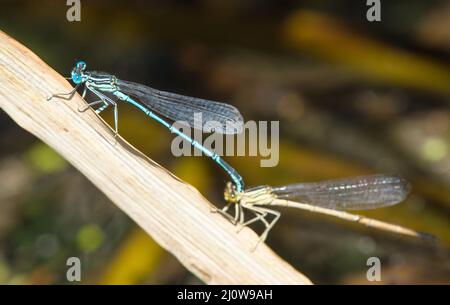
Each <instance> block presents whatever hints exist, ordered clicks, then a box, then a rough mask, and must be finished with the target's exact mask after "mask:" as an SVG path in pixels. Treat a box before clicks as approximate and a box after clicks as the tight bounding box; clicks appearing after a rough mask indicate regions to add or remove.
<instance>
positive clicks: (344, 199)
mask: <svg viewBox="0 0 450 305" xmlns="http://www.w3.org/2000/svg"><path fill="white" fill-rule="evenodd" d="M70 78H71V80H72V81H73V82H74V84H75V87H74V89H73V90H72V91H70V92H68V93H62V94H54V95H52V96H51V97H49V100H50V99H51V98H53V97H59V98H65V99H71V98H72V97H73V95H74V94H75V93H76V91H77V89H78V88H79V87H80V86H81V85H84V90H83V93H82V96H83V97H85V95H86V92H87V91H90V92H91V93H93V94H94V95H95V96H96V97H97V98H98V100H95V101H93V102H90V103H88V105H89V106H96V105H100V107H99V108H97V109H96V110H95V111H96V113H97V114H98V113H100V112H102V111H103V110H105V109H106V108H108V107H109V106H112V108H113V111H114V130H115V134H116V135H117V133H118V101H122V102H126V103H129V104H131V105H133V106H135V107H137V108H138V109H139V110H141V111H142V112H143V113H144V114H146V115H147V116H149V117H151V118H152V119H154V120H155V121H157V122H158V123H160V124H162V125H163V126H165V127H166V128H168V129H169V130H170V131H171V132H172V133H175V134H177V135H178V136H180V137H182V138H183V139H184V140H186V141H188V142H189V143H190V144H191V145H192V146H194V147H195V148H197V149H199V150H200V151H202V152H203V153H204V154H205V155H206V156H208V157H210V158H211V159H213V160H214V161H215V162H216V163H217V164H218V165H219V166H220V167H221V168H222V169H223V170H224V171H225V172H226V173H227V174H228V175H229V177H230V179H231V181H232V182H229V183H227V187H226V189H225V194H224V196H225V200H226V202H227V204H226V206H225V207H224V208H222V209H220V210H218V211H220V212H221V213H222V214H223V215H225V216H226V217H227V218H228V219H230V220H231V221H232V222H234V223H235V224H239V225H241V226H242V227H243V226H247V225H250V224H252V223H254V222H256V221H261V222H262V223H263V224H264V225H265V230H264V232H263V233H262V234H261V236H260V239H259V241H264V240H265V239H266V237H267V234H268V232H269V231H270V229H271V228H272V227H273V226H274V224H275V223H276V221H277V220H278V218H279V217H280V212H278V211H276V210H274V209H272V207H274V206H281V207H294V208H299V209H303V210H308V211H311V212H316V213H322V214H327V215H331V216H335V217H339V218H342V219H345V220H349V221H355V222H360V223H362V224H365V225H367V226H371V227H375V228H379V229H382V230H387V231H393V232H396V233H400V234H404V235H408V236H414V237H423V236H424V235H422V234H421V233H418V232H415V231H413V230H410V229H407V228H403V227H400V226H396V225H392V224H388V223H384V222H381V221H378V220H374V219H370V218H366V217H363V216H359V215H354V214H349V213H346V212H343V210H355V209H357V210H365V209H373V208H380V207H384V206H389V205H393V204H396V203H398V202H401V201H403V200H404V199H405V198H406V196H407V195H408V193H409V190H410V186H409V183H408V182H406V181H405V180H404V179H402V178H400V177H397V176H389V175H372V176H362V177H353V178H346V179H340V180H329V181H322V182H316V183H300V184H292V185H287V186H281V187H270V186H259V187H255V188H250V189H247V190H245V189H244V181H243V179H242V177H241V176H240V175H239V173H238V172H237V171H236V170H235V169H234V168H232V167H231V166H230V165H229V164H228V163H227V162H225V161H224V160H223V159H222V158H221V157H220V156H219V155H218V154H216V153H215V152H213V151H211V150H209V149H207V148H206V147H204V146H202V145H201V144H200V143H198V142H197V141H195V140H194V139H192V138H191V137H189V136H187V135H186V134H184V133H183V132H181V131H180V130H179V129H177V128H175V127H174V126H173V125H172V124H170V123H169V121H168V120H166V119H164V118H163V117H165V118H167V119H169V120H173V121H183V122H187V123H188V124H190V125H191V126H192V127H194V128H196V129H200V130H203V131H204V132H211V131H215V132H220V133H224V134H236V133H239V132H240V131H241V130H242V129H243V128H242V126H243V118H242V115H241V114H240V112H239V111H238V110H237V109H236V108H235V107H233V106H231V105H228V104H225V103H219V102H215V101H210V100H205V99H199V98H194V97H188V96H184V95H179V94H174V93H170V92H165V91H160V90H156V89H153V88H151V87H148V86H145V85H141V84H138V83H133V82H129V81H124V80H120V79H118V78H117V77H115V76H114V75H111V74H108V73H105V72H96V71H86V63H85V62H84V61H78V62H77V63H76V65H75V67H74V68H73V69H72V72H71V77H70ZM194 113H201V114H202V117H203V118H204V119H205V121H206V124H205V125H198V124H197V123H196V120H194ZM158 114H160V115H161V116H160V115H158ZM232 206H234V215H231V214H230V213H229V212H228V211H229V209H230V208H231V207H232ZM244 211H248V212H249V213H250V214H251V217H250V218H249V219H247V217H246V216H245V213H244ZM271 216H272V217H271Z"/></svg>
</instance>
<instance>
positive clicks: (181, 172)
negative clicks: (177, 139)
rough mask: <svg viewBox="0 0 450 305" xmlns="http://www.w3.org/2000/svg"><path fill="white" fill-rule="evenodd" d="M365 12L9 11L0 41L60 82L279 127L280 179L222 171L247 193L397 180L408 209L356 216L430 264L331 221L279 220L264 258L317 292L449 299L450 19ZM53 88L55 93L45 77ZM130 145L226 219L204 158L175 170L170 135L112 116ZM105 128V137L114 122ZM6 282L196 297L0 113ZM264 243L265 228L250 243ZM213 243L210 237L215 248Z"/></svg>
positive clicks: (327, 4)
mask: <svg viewBox="0 0 450 305" xmlns="http://www.w3.org/2000/svg"><path fill="white" fill-rule="evenodd" d="M381 4H382V11H381V19H382V21H381V22H372V23H371V22H368V21H367V19H366V12H367V10H368V7H367V6H366V1H365V0H361V1H354V0H353V1H350V0H346V1H332V0H329V1H326V0H321V1H317V0H316V1H262V0H250V1H238V0H203V1H144V0H142V1H106V0H105V1H82V3H81V22H68V21H67V19H66V12H67V10H68V8H69V7H68V6H67V5H66V1H50V0H47V1H43V0H41V1H13V0H11V1H5V0H2V1H1V2H0V6H1V9H0V29H1V30H2V31H4V32H6V33H7V34H8V35H10V36H12V37H13V38H15V39H17V40H18V41H20V42H21V43H23V44H24V45H25V46H27V47H28V48H30V49H31V50H32V51H34V52H35V53H36V54H37V55H38V56H40V57H41V58H42V59H43V60H44V61H46V62H47V63H48V64H49V65H50V66H52V67H53V68H54V69H56V70H57V71H59V72H60V73H61V74H62V75H68V74H69V72H70V69H71V68H72V66H73V65H74V63H75V61H76V60H78V59H84V60H85V61H86V62H87V63H88V69H93V70H103V71H108V72H110V73H112V74H115V75H117V76H118V77H120V78H122V79H125V80H131V81H136V82H139V83H143V84H147V85H150V86H152V87H155V88H158V89H162V90H167V91H173V92H177V93H182V94H186V95H191V96H198V97H202V98H208V99H214V100H219V101H226V102H228V103H230V104H233V105H235V106H236V107H238V108H239V109H240V110H241V112H242V114H243V115H244V118H245V119H246V120H256V121H258V120H264V121H270V120H279V121H280V162H279V165H278V166H277V167H274V168H261V167H260V166H259V161H260V159H262V158H263V157H226V160H227V161H229V162H230V163H231V164H232V165H233V166H234V167H235V168H236V169H237V170H238V171H239V172H240V173H241V174H242V175H243V177H244V178H245V180H246V184H247V185H248V186H256V185H261V184H272V185H280V184H287V183H294V182H302V181H318V180H321V179H330V178H337V177H346V176H352V175H362V174H370V173H379V172H381V173H400V174H401V175H403V176H404V177H405V178H407V179H408V180H409V181H411V183H412V185H413V191H412V193H411V195H410V196H409V198H408V199H407V200H406V201H405V202H403V203H401V204H399V205H397V206H394V207H390V208H384V209H379V210H373V211H368V212H361V213H363V214H364V215H368V216H370V217H374V218H377V219H381V220H385V221H390V222H393V223H396V224H400V225H404V226H408V227H411V228H414V229H417V230H420V231H426V232H429V233H432V234H434V235H436V236H437V237H439V239H440V241H441V242H440V244H439V245H438V246H435V247H432V246H430V245H425V244H422V243H420V242H417V241H415V240H411V239H407V238H402V237H399V236H395V235H393V234H388V233H384V232H377V231H375V230H369V229H367V228H365V227H363V226H358V225H354V224H349V223H345V222H342V221H339V220H335V219H330V218H329V217H320V216H315V215H311V214H308V213H306V212H299V211H295V210H283V211H282V212H283V216H282V218H281V220H280V221H279V223H278V224H277V226H275V228H274V229H273V230H272V232H271V235H269V239H268V241H267V243H268V244H269V245H270V246H271V247H272V248H273V249H274V251H276V252H277V253H278V254H279V255H280V256H282V257H283V258H284V259H286V260H287V261H288V262H289V263H291V264H292V265H294V266H295V267H296V268H298V269H299V270H301V271H302V272H303V273H305V274H306V275H307V276H309V277H310V278H311V280H312V281H314V282H315V283H321V284H325V283H326V284H348V283H361V284H368V283H370V282H368V281H367V280H366V271H367V268H368V267H367V266H366V261H367V258H368V257H370V256H377V257H379V258H380V259H381V262H382V273H381V279H382V282H381V283H385V284H387V283H395V284H416V283H450V260H449V253H450V252H449V248H448V246H449V244H450V218H449V214H450V108H449V105H450V69H449V67H450V62H449V54H450V2H449V1H418V0H409V1H387V0H382V1H381ZM43 77H45V76H43ZM120 115H121V117H120V124H121V135H122V136H123V137H124V138H125V139H127V140H128V141H129V142H130V143H132V144H133V145H135V146H136V147H137V148H139V149H140V150H142V151H143V152H144V153H145V154H146V155H148V156H149V157H151V158H152V159H154V160H156V161H157V162H158V163H160V164H162V165H163V166H164V167H166V168H168V169H169V170H170V171H172V172H173V173H175V174H176V175H177V176H179V177H180V178H182V179H183V180H185V181H186V182H188V183H191V184H192V185H194V186H195V187H197V188H198V189H199V190H200V191H201V192H202V193H203V194H205V196H206V197H207V198H208V199H210V200H211V201H212V202H214V203H216V204H218V205H221V204H223V199H222V191H223V187H224V183H225V182H226V179H227V177H226V176H225V175H224V174H223V173H222V172H221V171H220V170H218V168H217V167H216V166H215V165H214V164H213V163H212V162H211V160H209V159H208V158H206V157H180V158H175V157H174V156H172V154H171V152H170V143H171V141H172V139H173V135H172V134H170V133H168V132H167V131H166V130H165V129H164V128H163V127H161V126H158V124H157V123H155V122H153V121H151V120H149V119H148V118H147V117H145V116H144V115H143V114H142V113H140V112H139V111H138V110H135V109H132V108H131V107H129V106H127V105H120ZM102 116H103V117H105V118H106V119H107V121H108V122H111V118H112V114H111V113H110V112H109V111H105V113H104V114H102ZM0 180H1V183H0V282H1V283H32V284H51V283H62V284H64V283H68V282H67V280H66V270H67V266H66V259H67V258H68V257H70V256H77V257H80V258H81V261H82V271H83V273H82V279H83V283H122V284H132V283H158V284H192V283H200V281H199V280H198V279H197V278H196V277H195V276H193V275H192V274H190V273H189V272H188V271H187V270H186V269H185V268H184V267H183V266H182V265H181V264H180V263H179V262H178V261H177V260H176V259H175V258H174V257H173V256H171V255H170V254H169V253H167V252H165V251H164V250H163V249H161V248H160V247H159V246H158V245H157V244H156V243H155V242H154V241H153V240H152V239H151V238H150V237H148V236H147V235H146V234H145V233H143V231H142V230H141V229H139V228H138V227H137V226H136V225H135V224H134V223H133V222H132V221H131V220H130V219H129V218H128V217H127V216H126V215H125V214H123V213H122V212H121V211H120V210H119V209H118V208H116V206H115V205H114V204H112V203H111V202H110V201H109V200H108V199H107V198H106V197H105V196H104V195H103V194H102V193H100V192H99V191H98V190H97V189H96V188H95V187H94V186H93V185H92V184H91V183H90V182H89V181H88V180H87V179H86V178H85V177H83V176H82V175H81V174H80V173H79V172H77V171H76V170H75V169H74V168H73V167H72V166H71V165H70V164H68V163H67V162H66V161H65V160H64V159H62V158H61V157H60V156H58V154H57V153H55V152H54V151H52V149H51V148H49V147H48V146H46V145H45V144H44V143H42V142H41V141H39V140H37V139H36V138H35V137H33V136H31V135H30V134H28V133H27V132H25V131H24V130H22V129H21V128H20V127H19V126H17V125H16V124H15V123H14V122H13V121H12V120H11V119H10V118H9V117H8V116H7V115H6V114H5V113H3V112H2V113H1V114H0ZM256 229H261V228H260V227H258V226H256ZM206 234H207V233H206Z"/></svg>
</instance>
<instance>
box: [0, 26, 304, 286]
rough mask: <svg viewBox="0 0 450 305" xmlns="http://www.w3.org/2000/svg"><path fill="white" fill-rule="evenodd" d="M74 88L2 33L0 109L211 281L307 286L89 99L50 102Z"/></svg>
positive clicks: (288, 266)
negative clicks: (116, 129) (119, 134)
mask: <svg viewBox="0 0 450 305" xmlns="http://www.w3.org/2000/svg"><path fill="white" fill-rule="evenodd" d="M70 90H72V86H71V85H70V84H69V83H68V82H67V81H66V80H65V79H64V78H63V77H62V76H60V75H59V74H58V73H57V72H55V71H54V70H53V69H52V68H51V67H49V66H48V65H47V64H45V63H44V62H43V61H42V60H41V59H39V58H38V57H37V56H36V55H35V54H34V53H33V52H31V51H30V50H28V49H27V48H25V47H24V46H22V45H21V44H19V43H18V42H16V41H15V40H14V39H12V38H10V37H9V36H7V35H6V34H4V33H3V32H1V31H0V107H1V108H2V109H3V110H4V111H5V112H6V113H7V114H8V115H9V116H10V117H11V118H12V119H13V120H14V121H15V122H17V124H19V125H20V126H21V127H23V128H24V129H26V130H27V131H29V132H30V133H32V134H34V135H35V136H36V137H38V138H39V139H41V140H42V141H44V142H45V143H47V144H48V145H49V146H51V147H52V148H53V149H55V150H56V151H58V152H59V153H60V154H61V155H62V156H63V157H64V158H66V159H67V160H68V161H69V162H70V163H71V164H73V166H74V167H76V168H77V169H78V170H79V171H80V172H81V173H83V174H84V175H85V176H86V177H87V178H88V179H89V180H90V181H92V183H94V184H95V185H96V186H97V187H98V188H99V189H100V190H101V191H102V192H103V193H105V194H106V196H108V197H109V198H110V199H111V201H112V202H114V203H115V204H116V205H117V206H118V207H119V208H120V209H122V211H124V212H125V213H126V214H128V215H129V216H130V217H131V218H132V219H133V220H134V221H135V222H136V223H137V224H138V225H140V226H141V227H142V228H143V229H144V230H145V231H146V232H147V233H148V234H149V235H150V236H151V237H153V238H154V239H155V240H156V241H157V242H158V243H159V244H160V245H161V246H162V247H164V248H165V249H167V250H168V251H169V252H171V253H172V254H173V255H175V256H176V257H177V258H178V259H179V261H180V262H181V263H182V264H183V265H184V266H186V268H187V269H189V270H190V271H191V272H193V273H194V274H195V275H197V276H198V277H199V278H200V279H202V280H203V281H204V282H206V283H209V284H310V283H311V282H310V280H309V279H308V278H306V277H305V276H304V275H302V274H301V273H299V272H298V271H296V270H295V269H294V268H293V267H291V266H290V265H289V264H288V263H286V262H284V261H283V260H282V259H281V258H280V257H278V256H277V255H276V254H275V253H274V252H272V251H271V250H270V249H269V248H268V247H267V246H266V245H260V246H259V247H258V248H257V250H256V251H255V252H251V251H250V249H251V248H252V246H253V245H254V244H255V243H256V242H257V239H258V238H257V236H256V234H255V233H254V232H253V231H252V230H250V229H248V228H245V229H244V230H242V231H241V232H240V233H239V234H237V233H236V231H237V228H236V227H235V226H233V225H232V224H231V223H229V222H228V221H227V220H225V219H224V218H223V217H222V216H221V215H219V214H217V213H215V214H214V213H211V209H212V208H213V205H212V204H211V203H209V202H208V201H207V200H206V199H205V198H204V197H203V196H202V195H201V194H200V193H199V192H198V191H197V190H196V189H194V188H193V187H192V186H190V185H188V184H186V183H184V182H182V181H180V180H179V179H177V178H176V177H174V176H173V175H171V174H170V173H168V172H167V171H166V170H164V169H163V168H161V167H160V166H158V165H157V164H156V163H154V162H153V161H151V160H150V159H149V158H147V157H145V156H144V155H142V154H141V153H139V152H138V151H136V150H135V149H134V148H133V147H132V146H131V145H129V144H128V143H126V142H125V141H124V140H122V139H119V140H118V142H117V143H115V140H114V135H113V133H112V132H111V130H110V128H109V127H107V125H106V124H105V123H104V122H103V121H102V120H101V119H100V117H98V116H97V115H96V114H95V113H94V112H93V111H91V110H89V111H85V112H80V111H78V109H82V108H83V107H86V103H85V101H83V100H82V99H81V97H80V96H79V95H78V94H77V95H75V96H74V97H73V98H72V99H71V100H70V101H67V100H63V99H58V100H52V101H47V97H48V96H50V95H51V94H52V93H59V92H68V91H70Z"/></svg>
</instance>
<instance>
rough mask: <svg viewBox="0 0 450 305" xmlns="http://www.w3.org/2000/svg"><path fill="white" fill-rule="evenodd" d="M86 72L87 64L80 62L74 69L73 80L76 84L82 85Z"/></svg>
mask: <svg viewBox="0 0 450 305" xmlns="http://www.w3.org/2000/svg"><path fill="white" fill-rule="evenodd" d="M84 70H86V62H84V61H82V60H79V61H77V63H76V64H75V67H74V68H73V69H72V73H71V78H72V81H73V82H74V83H75V84H77V85H78V84H79V83H82V82H83V81H84V80H85V79H84V77H83V76H84Z"/></svg>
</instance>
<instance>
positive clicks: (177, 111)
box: [117, 80, 243, 134]
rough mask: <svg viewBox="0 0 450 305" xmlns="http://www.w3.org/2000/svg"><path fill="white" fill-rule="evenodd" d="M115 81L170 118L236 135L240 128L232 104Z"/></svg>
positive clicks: (237, 111)
mask: <svg viewBox="0 0 450 305" xmlns="http://www.w3.org/2000/svg"><path fill="white" fill-rule="evenodd" d="M117 84H118V86H119V90H120V91H122V92H123V93H126V94H128V95H130V96H134V97H136V98H137V99H139V102H140V103H142V104H143V105H145V106H146V107H148V108H150V109H151V110H153V111H155V112H158V113H160V114H162V115H163V116H165V117H167V118H169V119H171V120H173V121H185V122H187V123H188V124H189V126H191V127H194V128H196V129H199V130H203V131H204V132H213V131H215V132H220V133H222V134H235V133H240V132H241V131H242V129H243V118H242V115H241V114H240V113H239V110H237V109H236V107H233V106H231V105H228V104H225V103H219V102H215V101H209V100H204V99H200V98H195V97H189V96H184V95H179V94H175V93H170V92H165V91H160V90H156V89H153V88H150V87H147V86H144V85H141V84H137V83H133V82H127V81H123V80H118V82H117ZM194 114H195V115H196V117H194ZM199 114H201V118H200V117H199Z"/></svg>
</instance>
